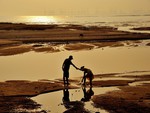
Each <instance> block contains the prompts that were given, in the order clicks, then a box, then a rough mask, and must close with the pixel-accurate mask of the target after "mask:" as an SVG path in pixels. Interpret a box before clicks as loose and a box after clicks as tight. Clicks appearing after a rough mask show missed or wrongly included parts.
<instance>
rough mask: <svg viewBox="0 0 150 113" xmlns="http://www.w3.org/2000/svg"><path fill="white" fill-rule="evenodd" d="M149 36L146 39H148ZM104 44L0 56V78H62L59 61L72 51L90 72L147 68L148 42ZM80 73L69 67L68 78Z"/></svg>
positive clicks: (75, 61)
mask: <svg viewBox="0 0 150 113" xmlns="http://www.w3.org/2000/svg"><path fill="white" fill-rule="evenodd" d="M148 42H149V40H147V41H146V43H148ZM144 43H145V42H143V43H137V44H136V45H139V46H131V45H126V46H121V47H104V48H97V49H93V50H82V51H67V50H65V51H61V52H56V53H44V52H43V53H36V52H28V53H24V54H19V55H13V56H0V69H1V70H0V75H1V78H0V81H4V80H39V79H57V78H62V63H63V61H64V59H65V58H68V56H69V55H73V57H74V59H73V61H72V62H73V63H74V64H75V65H76V66H77V67H81V66H83V65H84V66H85V67H87V68H90V69H91V70H92V71H93V73H94V74H104V73H126V72H130V71H147V70H150V69H149V67H150V60H149V58H150V52H148V51H149V50H150V46H145V44H144ZM82 75H83V73H82V72H81V71H78V70H76V69H74V68H73V67H71V68H70V78H72V77H81V76H82Z"/></svg>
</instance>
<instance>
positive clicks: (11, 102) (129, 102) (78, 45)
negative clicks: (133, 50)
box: [0, 23, 150, 113]
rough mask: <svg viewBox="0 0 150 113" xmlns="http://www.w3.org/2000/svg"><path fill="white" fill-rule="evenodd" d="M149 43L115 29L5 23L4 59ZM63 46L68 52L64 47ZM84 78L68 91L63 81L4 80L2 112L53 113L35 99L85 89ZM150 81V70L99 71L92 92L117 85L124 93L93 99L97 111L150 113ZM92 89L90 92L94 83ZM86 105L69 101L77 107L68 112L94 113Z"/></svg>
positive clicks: (0, 28) (0, 31)
mask: <svg viewBox="0 0 150 113" xmlns="http://www.w3.org/2000/svg"><path fill="white" fill-rule="evenodd" d="M134 30H149V27H147V28H143V27H141V28H134ZM149 39H150V34H149V33H131V32H127V31H120V30H118V29H117V28H115V27H109V26H102V27H98V26H82V25H70V24H68V25H66V24H64V25H55V24H54V25H26V24H13V23H0V56H12V55H18V54H20V55H21V54H23V53H28V52H33V51H34V52H37V53H40V52H44V53H56V52H61V51H64V50H67V51H82V50H93V49H95V48H101V49H102V50H103V48H104V47H110V48H113V47H123V46H125V45H128V47H136V46H138V44H139V45H140V44H141V42H140V41H141V40H149ZM129 41H131V42H129ZM62 45H63V48H61V46H62ZM149 46H150V42H148V43H146V45H145V47H149ZM127 71H128V70H127ZM145 72H146V74H145ZM143 73H144V74H143ZM129 75H130V76H129ZM35 76H36V75H35ZM8 79H9V78H8ZM80 80H81V78H79V77H77V78H69V81H70V85H69V86H65V87H64V84H63V81H62V78H60V79H53V80H47V79H43V80H37V81H33V80H11V79H10V80H7V81H1V82H0V86H1V87H0V100H1V101H0V112H27V113H30V112H33V113H38V112H39V113H46V112H50V111H47V110H45V109H42V108H41V106H42V105H41V104H40V103H37V102H35V101H34V100H32V97H36V96H38V95H40V94H44V93H53V92H57V91H60V90H63V89H64V88H66V87H67V89H79V88H81V87H85V86H82V85H81V84H80ZM149 81H150V71H138V70H137V72H136V71H135V72H130V71H129V72H127V73H105V74H103V73H98V74H96V75H94V80H93V87H92V88H101V87H103V88H107V87H110V88H111V87H117V88H118V89H119V90H114V91H111V92H107V93H105V94H97V95H92V97H91V99H90V100H89V101H91V102H93V103H94V107H95V108H102V109H104V110H106V111H107V112H108V113H149V111H150V89H149V85H150V82H149ZM86 88H89V82H87V85H86ZM85 103H86V102H84V101H81V100H77V101H74V102H68V105H71V106H72V107H71V108H69V109H66V110H65V111H63V112H65V113H70V112H71V113H76V112H77V113H83V112H84V113H89V112H90V111H88V110H86V109H85V108H84V104H85ZM7 106H9V107H7ZM97 113H98V112H97Z"/></svg>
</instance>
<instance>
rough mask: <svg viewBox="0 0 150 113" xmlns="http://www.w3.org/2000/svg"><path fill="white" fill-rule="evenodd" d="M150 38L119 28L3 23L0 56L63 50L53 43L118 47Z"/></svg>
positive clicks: (145, 34) (0, 34)
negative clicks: (126, 42)
mask: <svg viewBox="0 0 150 113" xmlns="http://www.w3.org/2000/svg"><path fill="white" fill-rule="evenodd" d="M149 39H150V34H148V33H131V32H125V31H119V30H118V29H117V28H113V27H109V26H101V27H98V26H82V25H65V26H63V25H60V26H59V25H26V24H21V23H20V24H13V23H0V56H7V55H15V54H21V53H25V52H29V51H36V52H48V51H49V52H59V51H60V50H57V49H55V48H54V46H57V45H58V46H59V45H61V44H66V45H67V44H77V43H81V44H82V43H84V44H83V45H84V46H85V47H83V46H82V47H83V48H87V49H91V48H93V47H91V46H87V43H89V44H91V43H97V44H96V46H99V47H105V46H113V45H114V44H115V45H117V46H119V45H120V42H121V41H122V42H123V41H138V40H149ZM106 43H108V44H106ZM43 44H47V46H48V47H47V46H43ZM81 44H79V45H81ZM118 44H119V45H118ZM121 45H122V44H121ZM121 45H120V46H121ZM148 45H149V44H148ZM70 47H71V48H70ZM70 47H69V50H76V49H78V48H77V47H76V46H70ZM67 48H68V47H67Z"/></svg>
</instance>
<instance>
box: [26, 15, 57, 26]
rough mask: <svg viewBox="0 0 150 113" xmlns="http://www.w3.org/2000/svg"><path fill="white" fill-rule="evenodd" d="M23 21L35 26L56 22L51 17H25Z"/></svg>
mask: <svg viewBox="0 0 150 113" xmlns="http://www.w3.org/2000/svg"><path fill="white" fill-rule="evenodd" d="M24 19H25V20H26V22H27V23H35V24H52V23H56V22H57V21H56V18H54V17H53V16H25V17H24Z"/></svg>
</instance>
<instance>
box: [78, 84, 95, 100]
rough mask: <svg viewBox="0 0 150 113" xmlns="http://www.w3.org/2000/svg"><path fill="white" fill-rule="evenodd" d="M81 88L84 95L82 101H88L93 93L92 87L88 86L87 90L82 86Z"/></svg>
mask: <svg viewBox="0 0 150 113" xmlns="http://www.w3.org/2000/svg"><path fill="white" fill-rule="evenodd" d="M82 90H83V94H84V97H83V98H82V99H81V101H84V102H87V101H90V99H91V97H92V96H93V95H94V92H93V90H92V87H90V89H89V90H88V91H86V88H85V87H83V88H82Z"/></svg>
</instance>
